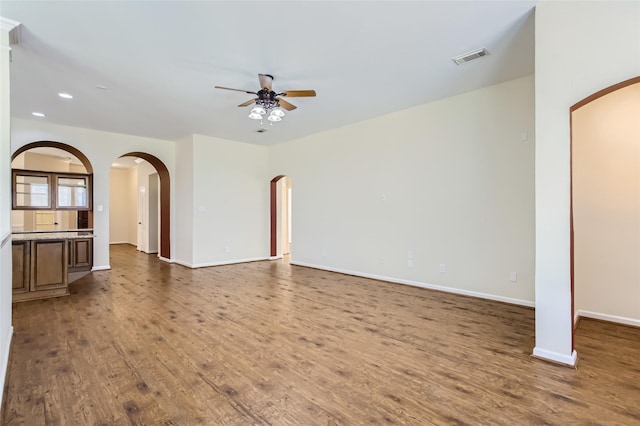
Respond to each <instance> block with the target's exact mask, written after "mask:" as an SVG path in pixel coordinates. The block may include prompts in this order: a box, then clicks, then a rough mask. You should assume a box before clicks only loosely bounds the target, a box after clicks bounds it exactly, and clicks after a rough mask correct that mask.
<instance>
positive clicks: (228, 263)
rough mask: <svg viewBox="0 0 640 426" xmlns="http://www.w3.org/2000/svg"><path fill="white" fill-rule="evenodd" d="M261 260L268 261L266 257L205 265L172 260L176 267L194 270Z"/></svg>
mask: <svg viewBox="0 0 640 426" xmlns="http://www.w3.org/2000/svg"><path fill="white" fill-rule="evenodd" d="M261 260H269V258H268V257H252V258H248V259H235V260H223V261H221V262H207V263H196V264H191V263H188V262H183V261H182V260H174V262H175V263H177V264H178V265H182V266H186V267H187V268H191V269H196V268H207V267H209V266H222V265H233V264H236V263H248V262H258V261H261Z"/></svg>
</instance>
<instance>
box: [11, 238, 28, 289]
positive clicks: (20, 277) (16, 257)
mask: <svg viewBox="0 0 640 426" xmlns="http://www.w3.org/2000/svg"><path fill="white" fill-rule="evenodd" d="M11 249H12V258H13V260H12V263H13V280H12V286H11V288H12V290H13V294H20V293H26V292H28V291H29V272H30V271H31V241H13V243H12V247H11Z"/></svg>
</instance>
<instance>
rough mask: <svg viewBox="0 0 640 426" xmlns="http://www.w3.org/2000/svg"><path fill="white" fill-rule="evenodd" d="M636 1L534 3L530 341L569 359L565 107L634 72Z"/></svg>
mask: <svg viewBox="0 0 640 426" xmlns="http://www.w3.org/2000/svg"><path fill="white" fill-rule="evenodd" d="M639 23H640V2H617V1H593V2H592V1H571V2H565V1H545V2H540V3H539V4H538V6H537V7H536V45H535V49H536V73H535V85H536V135H537V137H536V141H537V146H536V166H535V173H536V297H535V299H536V347H535V349H534V355H537V356H540V357H543V358H548V359H552V360H555V361H558V362H563V363H566V364H573V363H575V357H576V354H575V352H573V348H572V324H573V318H572V316H571V291H570V235H569V192H570V191H569V177H570V169H569V151H570V137H569V108H570V107H571V106H572V105H574V104H575V103H577V102H578V101H580V100H581V99H584V98H585V97H587V96H589V95H591V94H593V93H595V92H597V91H599V90H601V89H604V88H606V87H608V86H611V85H613V84H615V83H618V82H621V81H624V80H627V79H629V78H632V77H635V76H638V75H640V55H638V52H640V26H639Z"/></svg>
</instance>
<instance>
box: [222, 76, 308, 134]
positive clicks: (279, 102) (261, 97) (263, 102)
mask: <svg viewBox="0 0 640 426" xmlns="http://www.w3.org/2000/svg"><path fill="white" fill-rule="evenodd" d="M258 79H259V80H260V87H261V89H260V90H258V91H257V92H253V91H251V90H244V89H232V88H230V87H222V86H215V88H216V89H224V90H233V91H236V92H244V93H249V94H251V95H256V96H257V98H254V99H250V100H248V101H246V102H243V103H241V104H240V105H238V106H239V107H246V106H249V105H252V104H254V103H255V104H256V106H255V107H254V108H253V109H252V110H251V114H249V118H253V119H256V120H257V119H262V118H263V117H264V116H265V115H266V114H267V112H269V117H268V120H269V121H272V122H273V121H280V120H281V119H282V117H283V116H284V111H282V108H284V109H286V110H287V111H293V110H294V109H296V108H297V107H296V106H295V105H293V104H291V103H289V102H287V101H285V100H284V99H282V97H284V96H287V97H290V98H300V97H313V96H315V95H316V91H315V90H285V91H282V92H275V91H274V90H273V89H272V83H273V76H272V75H269V74H258Z"/></svg>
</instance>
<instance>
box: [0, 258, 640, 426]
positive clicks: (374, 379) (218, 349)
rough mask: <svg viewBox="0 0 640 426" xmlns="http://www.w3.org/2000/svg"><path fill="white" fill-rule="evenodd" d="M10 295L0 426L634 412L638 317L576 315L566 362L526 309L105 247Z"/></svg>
mask: <svg viewBox="0 0 640 426" xmlns="http://www.w3.org/2000/svg"><path fill="white" fill-rule="evenodd" d="M111 257H112V261H111V265H112V266H113V269H112V270H111V271H100V272H93V273H92V274H90V275H88V276H85V277H83V278H81V279H80V280H78V281H76V282H75V283H72V284H71V285H70V291H71V293H72V294H71V295H70V296H68V297H63V298H58V299H49V300H43V301H33V302H25V303H20V304H16V305H14V313H13V324H14V327H15V336H14V340H13V346H12V355H11V361H10V367H9V373H8V382H7V383H8V384H7V389H6V390H5V395H6V405H5V407H4V409H3V417H2V424H3V425H29V426H32V425H128V424H135V425H248V424H256V425H262V424H265V425H269V424H270V425H338V424H340V425H342V424H351V425H359V424H412V425H417V424H420V425H427V424H438V425H441V424H454V425H462V424H473V425H478V424H492V425H494V424H495V425H528V424H556V425H566V424H616V425H633V424H640V362H639V360H640V329H636V328H632V327H624V326H617V325H612V324H608V323H604V322H598V321H591V320H583V321H581V323H580V325H579V327H578V330H577V336H576V345H577V350H578V353H579V356H580V361H579V365H578V369H576V370H574V369H570V368H566V367H561V366H556V365H552V364H549V363H545V362H542V361H539V360H535V359H533V358H531V357H530V354H531V351H532V348H533V345H534V312H533V310H532V309H528V308H524V307H519V306H512V305H507V304H502V303H498V302H491V301H486V300H481V299H474V298H468V297H464V296H456V295H452V294H447V293H440V292H436V291H430V290H425V289H420V288H413V287H409V286H402V285H396V284H389V283H383V282H379V281H374V280H369V279H364V278H357V277H351V276H345V275H340V274H334V273H330V272H323V271H318V270H313V269H308V268H302V267H296V266H289V265H288V264H286V263H285V262H282V261H273V262H255V263H249V264H242V265H230V266H220V267H214V268H203V269H197V270H190V269H188V268H184V267H181V266H178V265H171V264H167V263H163V262H161V261H159V260H158V259H157V258H156V257H154V256H148V255H145V254H141V253H137V252H136V251H135V250H134V249H133V248H132V247H129V246H112V247H111Z"/></svg>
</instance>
